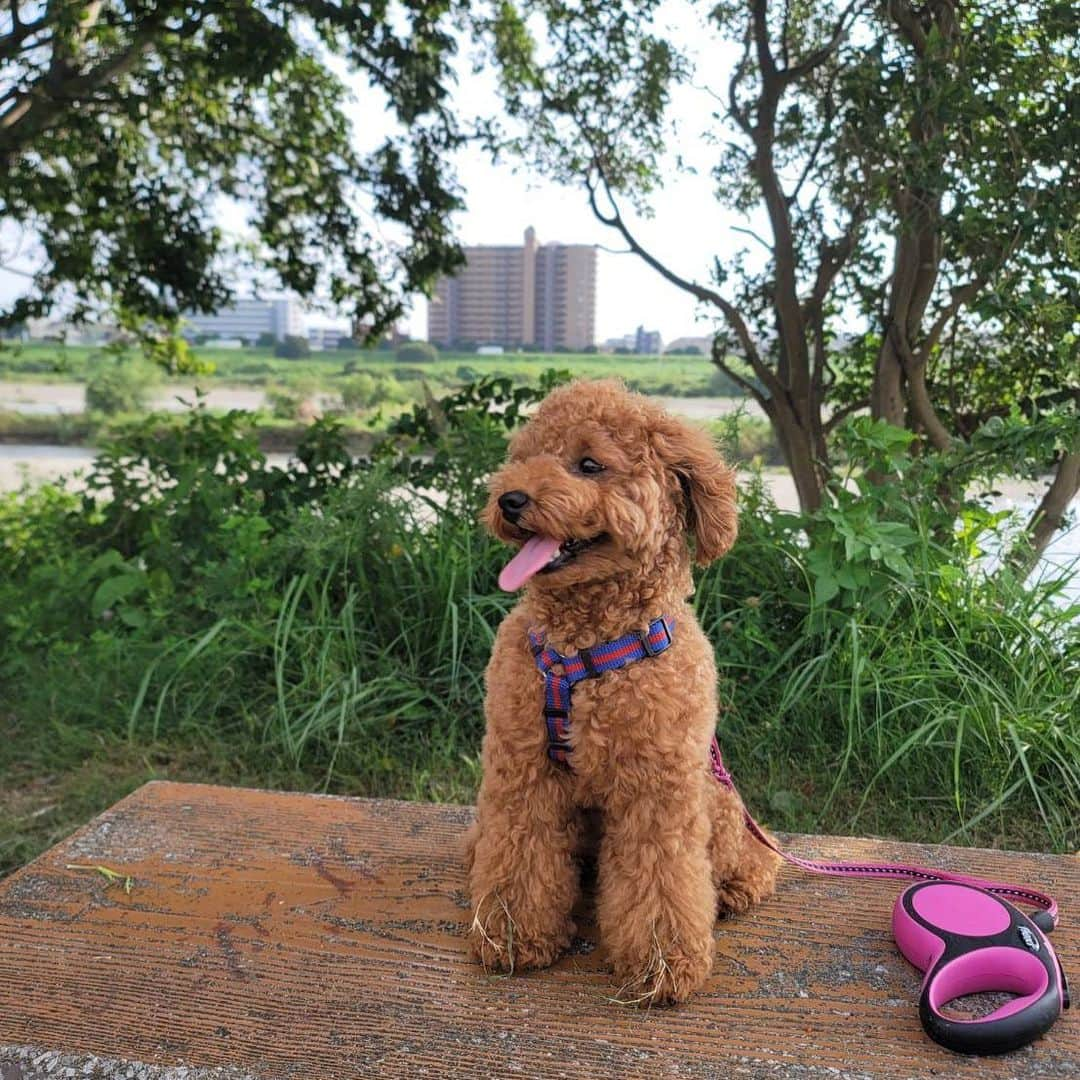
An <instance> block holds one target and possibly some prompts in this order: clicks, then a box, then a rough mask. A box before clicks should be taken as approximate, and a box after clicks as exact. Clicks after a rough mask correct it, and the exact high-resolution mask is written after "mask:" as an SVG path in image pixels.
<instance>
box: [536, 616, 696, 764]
mask: <svg viewBox="0 0 1080 1080" xmlns="http://www.w3.org/2000/svg"><path fill="white" fill-rule="evenodd" d="M674 629H675V623H674V621H672V620H669V619H666V618H665V617H664V616H663V615H661V616H660V618H659V619H656V620H654V621H653V622H651V623H649V629H648V630H647V631H645V632H644V633H640V632H637V633H631V634H624V635H623V636H622V637H621V638H616V639H615V640H614V641H605V642H603V643H602V644H600V645H594V646H593V647H592V648H591V649H579V650H578V652H577V653H576V654H575V655H573V656H562V655H561V654H560V653H557V652H556V651H555V650H554V649H552V648H549V647H548V646H547V645H545V643H544V634H543V631H541V630H530V631H529V646H530V648H531V649H532V653H533V656H534V657H535V658H536V666H537V667H538V668H539V669H540V673H541V674H542V675H543V676H544V721H545V723H546V724H547V736H548V748H547V752H548V757H549V758H551V760H552V761H554V762H556V763H558V764H559V765H563V766H566V767H569V765H570V691H571V690H572V688H573V686H574V683H577V682H581V680H582V679H595V678H596V677H597V676H598V675H603V674H604V672H606V671H614V670H615V669H616V668H621V667H626V665H627V664H632V663H633V662H634V661H635V660H641V659H643V658H644V657H646V656H659V655H660V653H662V652H664V650H665V649H668V648H670V647H671V642H672V632H673V631H674Z"/></svg>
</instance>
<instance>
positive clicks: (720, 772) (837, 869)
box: [709, 735, 1058, 931]
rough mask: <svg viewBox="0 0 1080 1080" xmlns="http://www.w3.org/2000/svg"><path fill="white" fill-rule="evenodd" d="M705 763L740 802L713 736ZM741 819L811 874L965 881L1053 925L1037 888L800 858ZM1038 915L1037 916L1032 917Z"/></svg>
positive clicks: (922, 869)
mask: <svg viewBox="0 0 1080 1080" xmlns="http://www.w3.org/2000/svg"><path fill="white" fill-rule="evenodd" d="M709 763H710V765H711V767H712V774H713V776H714V777H716V779H717V781H718V782H719V783H721V784H722V785H723V786H724V787H726V788H727V789H728V790H729V791H732V792H734V794H735V796H736V797H737V798H738V799H739V802H740V803H742V797H741V796H740V795H739V793H738V791H737V790H736V788H735V782H734V780H732V778H731V773H729V772H728V770H727V767H726V766H725V765H724V759H723V757H722V755H721V753H720V743H719V741H718V740H717V738H716V736H715V735H714V736H713V741H712V745H711V746H710V747H709ZM742 812H743V821H744V822H745V823H746V827H747V828H748V829H749V830H750V832H751V834H752V835H753V836H754V838H755V839H756V840H758V841H759V842H760V843H762V844H764V845H765V846H766V847H767V848H769V850H770V851H774V852H775V853H776V854H777V855H779V856H780V858H781V859H783V860H784V861H785V862H788V863H791V865H792V866H797V867H799V868H800V869H801V870H807V871H809V872H810V873H811V874H827V875H829V876H830V877H865V878H898V879H900V880H902V881H944V882H951V883H953V884H956V885H969V886H972V887H974V888H977V889H985V890H986V891H987V892H989V893H994V894H995V895H997V896H1003V897H1007V898H1008V899H1010V900H1014V901H1017V902H1019V903H1021V904H1027V905H1028V906H1030V907H1035V908H1038V909H1039V910H1040V911H1042V912H1045V915H1044V916H1043V917H1042V923H1043V925H1042V929H1043V930H1046V931H1050V930H1052V929H1053V928H1054V927H1055V926H1057V921H1058V905H1057V901H1056V900H1055V899H1054V898H1053V897H1052V896H1050V895H1048V894H1047V893H1044V892H1039V890H1038V889H1033V888H1031V887H1030V886H1028V885H1023V886H1021V885H1009V884H1008V883H1006V882H1004V881H987V880H985V879H984V878H977V877H970V876H968V875H967V874H957V873H953V872H952V871H950V870H937V869H933V868H931V867H928V866H911V865H908V864H906V863H850V862H824V861H821V860H817V859H801V858H799V857H798V856H797V855H791V854H789V853H788V852H786V851H784V850H783V848H781V847H780V846H779V845H778V844H777V843H776V842H775V841H773V840H772V839H770V838H769V837H768V836H767V835H766V834H765V831H764V830H763V829H762V828H761V826H760V825H758V823H757V822H756V821H755V820H754V818H753V816H752V815H751V814H750V811H749V810H747V809H746V804H745V803H742ZM1036 918H1038V916H1037V917H1036Z"/></svg>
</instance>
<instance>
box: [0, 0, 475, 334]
mask: <svg viewBox="0 0 1080 1080" xmlns="http://www.w3.org/2000/svg"><path fill="white" fill-rule="evenodd" d="M451 11H452V2H451V0H431V2H428V0H408V2H406V3H400V4H391V3H389V2H388V0H381V2H376V3H372V4H363V5H358V4H353V3H333V2H324V0H273V2H268V0H261V2H260V0H185V2H179V0H46V2H26V0H10V2H9V3H8V4H6V5H4V6H3V10H0V218H3V219H6V221H7V222H8V229H9V230H11V231H9V233H8V234H6V235H8V236H9V238H12V237H13V233H14V232H18V233H20V234H21V237H14V239H20V238H25V240H26V241H27V242H28V244H29V246H30V248H31V249H32V254H33V260H34V266H33V268H32V269H31V270H30V271H28V272H27V277H28V279H29V280H28V282H27V289H26V292H25V295H24V296H23V297H22V298H21V299H20V300H19V301H18V302H17V303H15V304H14V305H12V306H10V307H9V308H8V309H7V310H0V326H3V325H5V324H7V325H10V324H12V323H16V322H19V321H22V320H24V319H26V318H27V317H30V316H35V315H41V314H45V313H47V312H48V311H49V310H50V308H51V307H52V305H53V304H54V303H55V302H56V300H57V298H58V297H60V296H63V295H65V293H66V294H67V295H68V296H70V297H74V299H75V300H76V301H77V304H78V306H79V307H80V308H81V309H82V310H86V309H87V308H88V307H89V306H91V305H94V304H100V303H104V304H107V305H109V306H110V307H112V308H113V309H114V310H119V311H122V312H126V313H128V314H130V315H131V316H132V317H134V318H135V319H136V320H139V319H144V318H147V317H149V318H155V319H170V318H172V317H174V316H175V315H176V314H177V312H179V311H182V310H185V309H197V310H202V311H209V310H212V309H214V308H216V307H219V306H221V305H223V304H224V303H226V302H227V301H228V300H229V299H230V298H231V296H232V295H233V294H234V293H235V291H236V281H237V275H238V273H240V272H241V271H243V270H248V271H262V272H268V273H269V277H270V281H271V282H272V284H273V285H274V286H276V287H284V288H288V289H291V290H295V291H296V292H298V293H300V294H301V295H304V296H311V295H314V294H318V295H320V296H322V297H324V298H326V299H329V300H331V301H333V302H334V303H335V304H336V305H338V306H339V307H345V308H351V309H352V311H353V312H354V313H355V314H356V315H357V316H365V317H366V320H367V322H368V323H369V324H371V325H372V327H373V329H375V330H378V329H380V328H382V327H384V326H386V325H387V324H389V323H390V322H392V321H393V320H394V319H395V318H396V317H397V316H398V315H399V314H400V313H401V311H402V299H403V297H404V296H405V295H406V294H407V293H409V292H411V291H415V290H418V289H424V288H425V287H427V286H428V285H429V284H430V282H431V281H432V280H433V279H434V277H436V276H437V275H438V274H439V273H441V272H443V271H446V270H449V269H452V268H453V267H454V266H455V265H457V263H458V261H459V260H460V252H459V251H458V249H457V247H456V245H455V243H454V241H453V238H452V235H451V231H450V227H449V221H448V218H449V215H450V213H451V211H453V210H454V209H455V208H457V207H458V206H459V205H460V199H459V195H458V192H457V191H456V189H455V185H454V183H453V179H452V177H451V176H450V175H449V174H448V171H447V155H448V153H449V151H451V150H452V149H453V148H454V147H455V146H457V145H459V143H460V142H461V140H462V139H463V137H464V135H463V132H462V129H461V125H460V124H459V123H458V122H457V120H456V119H455V117H454V115H453V113H452V112H451V111H450V109H449V107H448V93H449V87H450V84H451V81H452V76H451V68H450V63H451V61H452V59H453V55H454V52H455V44H454V38H453V36H452V34H451V33H450V31H449V30H448V26H447V18H448V15H449V14H450V13H451ZM343 68H348V69H349V70H350V71H352V72H355V73H357V74H358V75H359V76H360V77H361V78H362V79H363V80H366V83H367V85H368V87H369V89H370V96H368V97H365V100H364V102H363V105H364V107H365V109H367V110H368V113H369V115H371V116H373V117H379V116H380V114H381V113H383V112H386V113H388V114H389V116H390V117H391V118H392V120H393V121H394V122H395V123H393V124H391V125H390V127H391V129H392V130H391V131H390V133H389V134H387V135H385V137H382V138H381V139H380V140H379V141H378V144H377V145H375V146H374V147H373V148H372V149H370V151H368V152H361V151H360V150H358V149H357V148H356V141H357V137H358V133H357V132H355V131H354V130H353V128H352V125H351V124H350V123H349V121H348V118H347V116H346V112H345V110H344V108H343V103H344V102H345V101H346V100H347V98H348V97H349V90H348V88H347V86H346V83H345V82H344V79H343V76H342V75H341V74H339V71H341V70H342V69H343ZM359 134H360V135H363V134H365V133H363V132H361V133H359ZM245 218H246V220H245ZM224 219H228V223H229V224H230V225H232V224H236V225H238V226H239V225H241V224H246V225H249V226H250V228H249V229H248V230H246V235H244V236H243V237H241V239H239V240H238V239H237V233H239V232H240V230H235V231H234V230H232V229H229V230H228V231H226V230H223V229H222V225H221V222H222V220H224ZM385 223H389V224H391V226H396V227H397V228H396V230H395V229H393V228H391V229H390V230H388V232H389V233H390V236H389V238H387V236H384V235H383V233H382V232H381V231H380V226H381V225H383V224H385ZM230 234H231V235H230ZM398 237H400V239H398ZM5 262H7V263H8V264H9V265H10V264H11V263H12V262H13V260H12V251H11V250H10V249H9V251H8V252H7V258H5V257H4V253H3V252H0V264H2V263H5Z"/></svg>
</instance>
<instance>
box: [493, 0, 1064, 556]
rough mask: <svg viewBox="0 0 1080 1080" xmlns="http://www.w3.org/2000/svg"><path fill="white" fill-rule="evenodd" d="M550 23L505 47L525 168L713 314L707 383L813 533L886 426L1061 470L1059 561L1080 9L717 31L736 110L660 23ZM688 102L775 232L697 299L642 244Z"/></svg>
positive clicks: (866, 3)
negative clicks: (755, 422) (843, 476)
mask: <svg viewBox="0 0 1080 1080" xmlns="http://www.w3.org/2000/svg"><path fill="white" fill-rule="evenodd" d="M545 8H546V16H547V19H546V23H545V24H544V28H543V30H539V29H538V28H537V26H536V21H535V19H534V20H532V21H529V20H528V19H527V18H526V11H525V9H524V7H522V8H521V9H517V8H512V7H510V6H509V5H504V7H503V9H502V15H501V21H500V24H499V26H498V27H497V28H496V39H497V41H498V42H499V44H498V45H497V46H496V52H497V54H498V56H499V59H500V62H501V63H502V65H503V71H504V76H503V77H504V88H505V97H506V101H507V104H508V108H509V110H510V112H511V113H512V114H513V115H515V116H516V117H518V118H519V119H520V120H522V121H524V123H523V125H522V134H521V135H520V136H519V137H518V138H517V140H516V142H515V145H516V148H517V149H519V150H521V151H523V152H525V153H527V154H529V155H531V158H532V160H533V161H534V162H535V163H536V165H537V166H538V167H540V168H542V169H545V170H546V171H547V172H548V173H549V174H550V175H552V176H554V177H556V178H558V179H560V180H562V181H564V182H567V183H584V184H585V185H586V186H587V189H588V192H589V195H590V197H591V200H592V206H593V210H594V212H595V214H596V216H597V217H598V218H599V220H600V221H602V222H603V223H604V224H606V225H608V226H609V227H611V228H612V229H613V230H614V231H615V232H617V233H618V234H619V235H620V236H621V238H622V240H623V241H624V242H625V244H626V246H627V249H628V250H629V251H630V252H633V253H635V254H636V255H638V256H639V257H641V258H642V259H644V260H645V261H646V262H647V263H649V264H650V265H651V266H652V267H653V268H654V269H656V270H657V271H658V272H659V273H660V274H662V275H663V276H664V277H665V278H666V279H667V280H668V281H670V282H672V283H674V284H675V285H677V286H678V287H680V288H682V289H684V290H686V291H687V292H689V293H690V294H692V295H693V296H695V297H696V298H697V299H698V300H700V301H701V302H702V304H703V305H705V307H706V309H709V310H712V311H713V312H714V313H715V315H716V320H717V322H716V329H717V335H716V344H715V347H714V351H713V359H714V361H715V363H716V364H717V365H718V366H719V367H720V368H721V369H722V370H724V371H725V372H726V373H727V374H728V375H729V376H731V377H732V378H733V379H736V380H737V381H738V382H739V383H740V384H741V385H742V386H743V387H744V388H745V389H746V390H747V391H748V392H750V393H751V394H753V395H754V397H755V398H756V399H757V400H758V401H759V403H760V404H761V406H762V408H763V409H764V411H765V412H766V414H767V415H768V416H769V418H770V420H771V421H772V424H773V426H774V429H775V431H776V433H777V437H778V441H779V443H780V446H781V449H782V451H783V453H784V456H785V459H786V461H787V464H788V465H789V467H790V469H791V472H792V475H793V478H794V480H795V484H796V487H797V489H798V493H799V498H800V501H801V503H802V506H803V508H804V509H805V510H808V511H814V510H816V509H817V508H818V507H819V506H821V504H822V501H823V498H824V495H825V491H826V489H827V487H828V485H829V484H830V483H831V482H832V480H833V478H834V469H833V466H832V460H833V456H834V455H833V448H832V445H831V441H830V436H831V434H832V432H833V431H834V430H835V429H836V428H837V426H838V425H839V424H841V423H842V422H843V421H844V419H845V418H846V417H847V416H848V415H850V414H851V413H853V412H857V411H860V410H870V412H871V413H872V415H873V417H874V418H876V419H878V420H881V421H885V422H887V423H889V424H891V425H898V426H906V427H907V428H909V429H910V431H911V432H912V433H913V434H914V436H915V441H914V443H913V444H912V445H913V448H914V449H915V450H916V451H918V452H921V453H924V454H934V453H939V454H942V455H945V454H955V453H963V451H964V450H965V448H967V447H969V445H970V442H971V440H972V438H973V436H974V435H975V434H976V433H977V432H978V433H981V434H983V435H985V434H986V433H987V432H988V431H990V432H993V431H1002V430H1004V433H1005V434H1007V435H1008V436H1009V437H1008V438H1002V439H1000V440H999V441H998V450H999V451H1000V453H998V455H997V457H998V460H999V461H1000V464H1001V467H1002V468H1003V469H1005V468H1008V469H1018V468H1019V469H1021V470H1028V471H1045V470H1047V469H1056V472H1055V474H1054V475H1055V479H1054V483H1053V485H1052V486H1051V489H1050V491H1049V492H1048V493H1047V497H1046V499H1044V502H1043V506H1042V507H1040V510H1039V512H1038V514H1037V515H1036V520H1035V521H1034V522H1033V526H1034V527H1035V534H1034V535H1035V541H1036V546H1041V544H1042V543H1045V540H1046V539H1047V538H1048V537H1049V535H1050V534H1052V532H1053V531H1054V529H1056V528H1057V527H1058V525H1059V524H1060V521H1061V518H1062V514H1063V512H1064V510H1065V509H1066V508H1067V506H1068V503H1069V501H1070V500H1071V499H1072V497H1073V496H1074V495H1075V493H1076V491H1077V488H1078V485H1080V443H1078V441H1077V439H1078V434H1077V433H1078V430H1080V423H1078V419H1077V418H1078V414H1080V364H1078V351H1077V341H1078V330H1080V327H1078V325H1077V310H1078V308H1080V304H1078V300H1080V267H1078V261H1077V256H1078V254H1080V175H1078V170H1080V157H1078V156H1077V154H1076V147H1077V145H1078V141H1080V140H1078V134H1080V132H1078V126H1080V121H1078V118H1077V116H1078V110H1077V109H1076V107H1075V106H1076V100H1075V98H1076V89H1077V81H1078V64H1077V57H1076V53H1075V41H1076V30H1077V18H1076V9H1075V5H1073V4H1071V3H1068V2H1061V0H1039V2H1035V3H1026V4H1016V3H1012V2H1007V0H991V2H988V3H985V4H977V5H974V4H971V5H967V4H960V3H957V2H955V0H927V2H926V3H914V2H911V0H844V2H832V0H820V2H813V3H806V2H801V0H738V2H734V0H733V2H725V3H718V4H708V5H702V6H700V7H698V8H697V9H696V10H697V12H698V16H697V17H698V18H699V20H700V24H701V33H702V37H703V38H705V37H707V35H709V34H713V35H719V37H720V38H721V39H722V40H724V41H726V42H727V43H729V44H730V45H731V46H734V47H735V48H736V50H737V52H736V54H735V55H736V59H735V61H734V63H733V65H732V68H731V71H730V73H729V74H728V77H727V78H726V79H725V81H724V83H723V84H722V85H713V81H712V80H711V78H710V76H711V75H712V71H711V70H697V71H695V70H694V69H693V66H692V65H691V64H690V63H689V61H688V60H687V59H686V58H685V57H684V56H683V55H682V53H681V51H680V48H679V43H678V42H676V41H674V40H672V39H671V38H670V36H669V35H665V34H664V33H663V32H662V31H661V30H660V29H658V27H659V26H660V20H659V19H657V18H655V16H656V15H657V14H658V13H659V12H660V10H661V5H659V4H656V3H649V4H628V3H622V4H619V3H615V4H606V3H605V4H592V3H589V2H587V0H586V2H585V3H583V4H574V5H567V4H548V5H545ZM530 10H532V9H531V8H530ZM691 81H693V83H694V85H695V86H701V85H702V84H704V87H705V89H706V91H707V92H710V93H711V94H712V97H713V99H714V100H715V102H716V103H717V105H716V107H715V111H714V114H713V125H712V126H711V127H710V128H709V130H707V131H704V132H701V133H693V132H687V131H685V130H684V131H683V132H682V133H681V134H680V135H679V136H677V137H681V138H683V139H685V138H687V137H692V138H695V139H704V140H705V141H707V142H709V143H710V144H711V145H714V146H716V148H717V152H716V157H715V161H714V166H713V178H714V180H715V193H716V198H717V199H719V200H720V201H721V202H722V203H724V204H725V205H727V206H729V207H732V208H734V209H736V210H739V211H741V212H743V213H747V214H749V213H751V212H753V211H757V212H758V213H759V214H760V215H761V217H762V218H763V220H764V221H765V222H766V225H767V227H766V230H765V231H764V232H763V233H762V234H761V235H758V234H750V239H749V240H747V241H746V242H745V243H743V244H742V246H741V247H740V248H738V250H736V251H735V253H734V254H730V252H731V251H732V250H733V247H732V246H731V245H726V246H725V249H724V253H723V254H722V255H721V254H720V253H719V252H718V255H717V258H716V261H715V265H714V268H713V273H712V275H711V279H710V278H706V279H704V280H703V279H702V278H701V277H699V276H695V274H694V273H693V270H692V269H690V270H687V269H686V268H682V267H677V266H673V265H670V264H666V263H664V262H662V261H661V260H660V259H658V258H657V257H656V256H655V255H654V254H653V253H652V252H651V251H649V250H648V249H647V247H646V246H645V245H643V244H642V243H641V242H640V241H639V239H638V236H637V235H636V233H635V228H634V221H633V210H634V209H640V208H642V207H643V206H646V205H647V202H648V196H649V193H650V191H651V190H652V188H653V186H654V185H655V184H657V183H658V182H659V180H660V169H661V166H662V157H663V152H664V149H665V146H666V145H669V144H668V143H666V141H665V140H666V139H669V138H670V137H671V133H670V130H669V129H668V127H667V126H666V125H667V112H668V103H669V100H670V96H671V93H672V90H673V88H674V87H675V86H676V85H678V84H679V83H688V82H691ZM741 231H742V232H743V233H744V234H745V233H747V232H748V230H741ZM1047 417H1050V422H1049V425H1048V426H1047V424H1040V423H1039V421H1041V420H1044V419H1046V418H1047ZM991 420H993V421H996V426H995V425H993V424H991V425H990V427H989V428H988V427H987V424H988V422H989V421H991ZM1006 421H1008V423H1006ZM1048 432H1049V435H1048V434H1047V433H1048ZM986 442H987V440H986V439H983V440H982V441H981V442H980V449H979V453H980V455H982V457H983V460H987V458H988V457H993V456H994V455H993V454H988V451H987V449H986ZM958 475H960V474H958Z"/></svg>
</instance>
